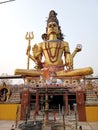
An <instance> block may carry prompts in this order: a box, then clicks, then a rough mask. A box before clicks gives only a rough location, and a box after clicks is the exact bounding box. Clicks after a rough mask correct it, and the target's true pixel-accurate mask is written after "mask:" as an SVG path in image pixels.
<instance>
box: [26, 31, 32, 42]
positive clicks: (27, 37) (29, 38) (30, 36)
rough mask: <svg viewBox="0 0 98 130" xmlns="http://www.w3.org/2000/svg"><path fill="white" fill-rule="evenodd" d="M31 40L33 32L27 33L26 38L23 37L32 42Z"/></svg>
mask: <svg viewBox="0 0 98 130" xmlns="http://www.w3.org/2000/svg"><path fill="white" fill-rule="evenodd" d="M33 38H34V34H33V32H27V33H26V36H25V39H26V40H32V39H33Z"/></svg>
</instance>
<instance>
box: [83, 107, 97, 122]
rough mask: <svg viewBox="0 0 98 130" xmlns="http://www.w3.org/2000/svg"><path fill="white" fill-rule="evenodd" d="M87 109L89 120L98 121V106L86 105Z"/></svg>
mask: <svg viewBox="0 0 98 130" xmlns="http://www.w3.org/2000/svg"><path fill="white" fill-rule="evenodd" d="M85 109H86V120H87V122H98V106H86V107H85ZM81 114H82V113H81Z"/></svg>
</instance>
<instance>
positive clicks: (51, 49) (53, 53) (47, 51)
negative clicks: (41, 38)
mask: <svg viewBox="0 0 98 130" xmlns="http://www.w3.org/2000/svg"><path fill="white" fill-rule="evenodd" d="M40 47H41V50H42V51H43V54H44V57H45V62H44V63H45V65H46V66H47V65H63V60H62V54H63V52H64V49H65V44H64V42H63V41H58V42H56V41H52V42H51V41H49V42H48V41H47V42H43V43H41V46H40Z"/></svg>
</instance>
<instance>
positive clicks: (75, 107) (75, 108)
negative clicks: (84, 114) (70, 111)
mask: <svg viewBox="0 0 98 130" xmlns="http://www.w3.org/2000/svg"><path fill="white" fill-rule="evenodd" d="M74 111H75V120H76V125H75V127H76V130H77V126H78V123H77V104H76V103H74Z"/></svg>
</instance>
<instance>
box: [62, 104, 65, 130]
mask: <svg viewBox="0 0 98 130" xmlns="http://www.w3.org/2000/svg"><path fill="white" fill-rule="evenodd" d="M62 116H63V127H64V130H65V112H64V106H62Z"/></svg>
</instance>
